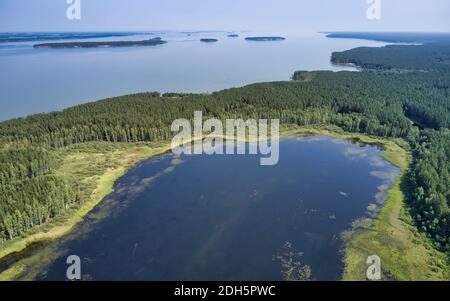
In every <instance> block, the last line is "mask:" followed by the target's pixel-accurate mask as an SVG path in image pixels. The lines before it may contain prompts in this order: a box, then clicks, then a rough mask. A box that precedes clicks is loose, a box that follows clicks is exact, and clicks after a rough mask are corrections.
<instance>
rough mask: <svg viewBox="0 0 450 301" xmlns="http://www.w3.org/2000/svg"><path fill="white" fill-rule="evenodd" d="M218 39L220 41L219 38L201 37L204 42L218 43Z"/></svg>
mask: <svg viewBox="0 0 450 301" xmlns="http://www.w3.org/2000/svg"><path fill="white" fill-rule="evenodd" d="M218 41H219V40H218V39H200V42H203V43H216V42H218Z"/></svg>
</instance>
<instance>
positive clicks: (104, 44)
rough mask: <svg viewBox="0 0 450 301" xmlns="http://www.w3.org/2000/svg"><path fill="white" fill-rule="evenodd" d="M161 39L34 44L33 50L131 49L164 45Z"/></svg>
mask: <svg viewBox="0 0 450 301" xmlns="http://www.w3.org/2000/svg"><path fill="white" fill-rule="evenodd" d="M166 43H167V42H166V41H164V40H162V39H161V38H152V39H148V40H143V41H101V42H63V43H43V44H36V45H34V48H54V49H61V48H97V47H131V46H156V45H161V44H166Z"/></svg>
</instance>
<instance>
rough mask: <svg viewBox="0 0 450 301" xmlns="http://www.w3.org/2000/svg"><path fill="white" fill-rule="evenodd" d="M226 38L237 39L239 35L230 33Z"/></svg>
mask: <svg viewBox="0 0 450 301" xmlns="http://www.w3.org/2000/svg"><path fill="white" fill-rule="evenodd" d="M227 37H229V38H238V37H239V35H238V34H236V33H231V34H229V35H227Z"/></svg>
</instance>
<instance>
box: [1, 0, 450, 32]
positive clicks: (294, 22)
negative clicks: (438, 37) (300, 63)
mask: <svg viewBox="0 0 450 301" xmlns="http://www.w3.org/2000/svg"><path fill="white" fill-rule="evenodd" d="M372 1H376V0H372ZM380 1H381V2H380V3H381V10H380V19H379V20H370V19H369V18H368V17H367V9H368V8H369V5H370V4H368V3H367V1H366V0H343V1H339V2H337V1H331V0H315V1H307V0H245V1H243V0H216V1H202V0H191V1H184V0H166V1H164V2H161V1H156V0H147V1H145V0H133V1H132V2H130V1H123V0H89V1H88V0H81V18H80V19H79V20H69V19H68V18H67V16H66V11H67V8H68V6H69V4H67V1H66V0H40V1H33V0H2V1H1V3H0V32H51V31H53V32H55V31H59V32H89V31H91V32H117V31H128V32H130V31H132V32H138V31H189V30H191V31H259V32H280V33H314V32H324V31H358V32H360V31H362V32H367V31H370V32H436V33H446V32H450V18H448V15H449V13H450V1H448V0H430V1H426V2H425V1H420V0H395V1H393V0H380Z"/></svg>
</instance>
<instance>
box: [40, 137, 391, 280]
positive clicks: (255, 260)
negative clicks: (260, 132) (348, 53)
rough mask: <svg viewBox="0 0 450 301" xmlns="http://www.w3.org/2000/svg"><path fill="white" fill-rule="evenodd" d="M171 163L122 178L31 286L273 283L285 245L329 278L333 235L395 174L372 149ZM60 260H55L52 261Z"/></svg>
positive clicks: (306, 142) (307, 140) (160, 160)
mask: <svg viewBox="0 0 450 301" xmlns="http://www.w3.org/2000/svg"><path fill="white" fill-rule="evenodd" d="M259 163H260V161H259V157H258V156H254V155H235V156H233V155H228V156H227V155H216V156H208V155H197V156H181V157H179V158H178V157H175V156H174V155H172V154H167V155H164V156H159V157H155V158H151V159H149V160H147V161H144V162H142V163H140V164H139V165H138V166H136V167H135V168H133V169H131V170H130V171H129V172H128V173H127V174H126V175H125V176H124V177H122V178H121V179H120V180H119V181H118V182H117V183H116V185H115V192H114V193H112V194H111V195H109V196H108V197H107V198H106V199H105V200H104V201H103V202H102V203H100V204H99V205H98V206H97V207H96V209H94V210H93V212H91V213H90V214H89V215H88V216H87V218H86V220H85V221H84V222H83V223H82V224H81V225H80V226H78V227H77V229H76V230H75V231H74V232H73V233H72V234H71V235H69V236H68V237H66V238H65V239H63V240H61V241H59V242H57V243H56V244H53V246H51V247H50V250H53V251H51V252H54V253H53V254H54V255H55V256H56V258H55V260H54V261H53V262H51V263H50V264H48V265H46V266H45V267H44V268H41V272H40V274H39V276H38V279H40V280H64V279H66V278H65V277H66V269H67V267H68V265H67V264H66V258H67V256H69V255H77V256H79V257H80V258H81V261H82V264H81V269H82V275H83V279H84V280H91V279H94V280H282V276H281V271H282V267H281V263H280V261H278V260H277V259H276V258H275V256H276V255H278V254H280V253H281V251H282V247H283V245H284V244H285V242H290V243H291V244H292V250H293V251H295V252H303V253H304V255H303V257H301V258H300V261H301V263H302V264H304V265H308V266H310V268H311V270H312V274H313V278H314V279H315V280H338V279H340V275H341V272H342V267H343V266H342V262H341V261H342V256H341V253H340V251H341V249H342V241H341V239H340V233H341V232H342V231H344V230H347V229H349V228H350V227H351V223H352V221H354V220H355V219H357V218H360V217H364V216H366V217H367V216H369V215H370V214H371V212H368V209H367V208H368V206H370V205H371V204H372V205H371V207H374V205H373V204H375V205H377V206H380V204H381V203H382V202H383V200H384V197H385V193H386V191H387V190H388V189H389V188H390V187H391V185H392V184H393V182H394V181H395V178H396V177H397V176H398V172H399V171H398V169H397V168H395V167H394V166H392V165H391V164H389V163H387V162H386V161H384V160H383V159H382V151H381V150H380V149H378V148H376V147H374V146H368V145H359V144H352V143H350V142H345V141H342V140H337V139H334V138H328V137H322V136H314V137H291V138H289V139H285V140H282V141H281V143H280V161H279V163H278V165H275V166H260V164H259ZM56 254H57V255H56Z"/></svg>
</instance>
